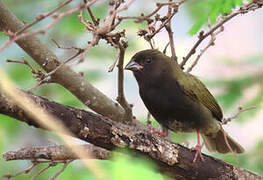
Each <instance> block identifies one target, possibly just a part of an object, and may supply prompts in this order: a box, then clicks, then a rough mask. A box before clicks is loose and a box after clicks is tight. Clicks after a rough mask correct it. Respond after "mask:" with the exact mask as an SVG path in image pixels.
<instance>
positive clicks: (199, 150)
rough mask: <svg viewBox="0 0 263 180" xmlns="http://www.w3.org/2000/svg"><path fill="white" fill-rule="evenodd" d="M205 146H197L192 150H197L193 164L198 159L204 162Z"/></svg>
mask: <svg viewBox="0 0 263 180" xmlns="http://www.w3.org/2000/svg"><path fill="white" fill-rule="evenodd" d="M202 147H203V145H200V144H197V145H196V146H195V147H194V148H192V150H195V151H196V152H195V157H194V160H193V163H195V162H196V160H197V159H198V157H200V159H201V161H204V158H203V155H202V152H201V149H202Z"/></svg>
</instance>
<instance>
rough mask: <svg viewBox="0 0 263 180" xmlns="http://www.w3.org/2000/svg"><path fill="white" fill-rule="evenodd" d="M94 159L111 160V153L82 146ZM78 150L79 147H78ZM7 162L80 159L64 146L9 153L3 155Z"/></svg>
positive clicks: (33, 148) (25, 149) (41, 147)
mask: <svg viewBox="0 0 263 180" xmlns="http://www.w3.org/2000/svg"><path fill="white" fill-rule="evenodd" d="M81 146H82V147H83V148H85V150H86V151H88V152H89V154H90V155H91V157H92V158H94V159H102V160H104V159H109V158H110V156H111V153H110V151H108V150H106V149H103V148H100V147H97V146H94V145H92V144H86V145H81ZM77 148H78V147H77ZM3 158H4V159H5V160H6V161H12V160H37V159H46V160H51V161H66V160H74V159H78V157H77V156H76V155H75V154H74V153H73V152H72V151H71V150H70V149H69V148H68V147H66V146H64V145H54V146H38V147H26V148H21V149H19V150H17V151H9V152H6V153H5V154H3Z"/></svg>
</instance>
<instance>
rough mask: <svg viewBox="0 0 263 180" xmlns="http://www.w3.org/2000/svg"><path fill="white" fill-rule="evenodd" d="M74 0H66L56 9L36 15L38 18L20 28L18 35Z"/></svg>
mask: <svg viewBox="0 0 263 180" xmlns="http://www.w3.org/2000/svg"><path fill="white" fill-rule="evenodd" d="M71 1H72V0H68V1H65V2H63V3H61V4H60V5H59V6H58V7H56V8H55V9H53V10H52V11H50V12H48V13H45V14H41V15H39V16H37V17H36V20H35V21H33V22H32V23H30V24H27V25H25V26H24V27H23V28H22V29H20V30H19V31H17V32H16V35H19V34H21V33H22V32H24V31H25V30H27V29H29V28H30V27H32V26H33V25H35V24H36V23H38V22H40V21H41V20H43V19H45V18H46V17H49V16H51V15H52V14H54V13H55V12H57V11H58V10H59V9H61V8H62V7H64V6H66V5H67V4H69V3H70V2H71Z"/></svg>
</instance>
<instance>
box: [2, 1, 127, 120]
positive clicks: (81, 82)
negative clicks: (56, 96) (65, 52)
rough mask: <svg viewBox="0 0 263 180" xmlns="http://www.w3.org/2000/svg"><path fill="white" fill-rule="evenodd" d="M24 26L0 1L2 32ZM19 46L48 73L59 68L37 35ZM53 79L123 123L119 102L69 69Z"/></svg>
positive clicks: (90, 106)
mask: <svg viewBox="0 0 263 180" xmlns="http://www.w3.org/2000/svg"><path fill="white" fill-rule="evenodd" d="M23 27H24V24H23V23H22V22H21V21H19V20H18V19H17V18H16V17H15V15H14V14H13V13H11V12H10V11H9V10H8V9H7V8H6V7H5V6H4V4H3V3H2V1H0V30H1V31H6V32H7V31H11V32H17V31H19V30H21V29H22V28H23ZM16 43H17V44H18V45H19V46H20V47H21V48H22V49H23V50H24V51H25V52H27V53H28V55H29V56H31V57H32V58H33V59H34V60H35V61H36V62H37V63H38V64H39V66H41V67H42V68H43V69H44V70H45V71H46V72H51V71H53V70H54V69H56V67H57V62H58V58H57V57H56V55H55V54H54V53H53V52H52V51H50V50H49V49H47V47H46V46H45V45H44V44H43V43H41V41H40V40H39V39H38V38H36V37H35V36H30V37H26V38H21V39H19V40H17V41H16ZM51 78H52V82H55V83H58V84H60V85H62V86H63V87H65V88H66V89H67V90H69V91H70V92H71V93H72V94H74V95H75V96H76V97H77V98H78V99H79V100H80V101H81V102H83V103H84V104H86V105H87V106H88V107H89V108H91V109H92V110H94V111H95V112H97V113H99V114H102V115H104V116H107V117H110V118H111V119H112V120H115V121H121V120H122V119H123V116H124V109H123V108H122V107H121V106H120V105H119V104H118V103H116V102H114V101H112V100H111V99H109V98H108V97H107V96H105V95H104V94H103V93H101V92H100V91H99V90H98V89H96V88H95V87H94V86H92V85H91V84H90V83H89V82H88V81H87V80H85V79H84V78H83V77H82V76H81V75H80V74H79V73H76V72H74V71H73V70H72V69H71V68H70V67H69V66H67V65H64V66H62V67H61V68H59V69H58V70H57V71H56V72H55V73H54V74H52V75H51ZM87 102H89V103H87Z"/></svg>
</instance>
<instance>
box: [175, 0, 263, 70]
mask: <svg viewBox="0 0 263 180" xmlns="http://www.w3.org/2000/svg"><path fill="white" fill-rule="evenodd" d="M261 7H262V4H260V2H257V1H251V2H249V3H247V4H244V5H243V6H241V7H240V8H239V10H237V11H233V12H232V13H230V14H229V15H227V16H225V17H224V18H223V19H222V20H221V21H219V22H218V23H217V24H216V25H215V26H214V27H213V28H211V29H210V30H209V31H208V32H206V33H204V31H201V32H200V33H199V35H198V40H197V42H196V43H195V44H194V46H193V47H192V48H191V50H190V51H189V53H188V54H187V55H186V57H184V58H183V61H182V62H181V64H180V66H181V68H182V69H183V67H184V65H185V64H186V62H187V61H188V59H189V58H190V57H191V56H192V55H193V54H195V52H196V49H197V47H198V46H199V45H200V44H201V42H202V41H203V40H204V39H205V38H206V37H208V36H209V35H211V34H212V33H213V32H214V31H215V30H217V29H218V28H220V27H221V26H222V25H223V24H224V23H226V22H227V21H229V20H230V19H232V18H233V17H235V16H237V15H239V14H245V13H248V12H250V11H254V10H256V9H258V8H261Z"/></svg>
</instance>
